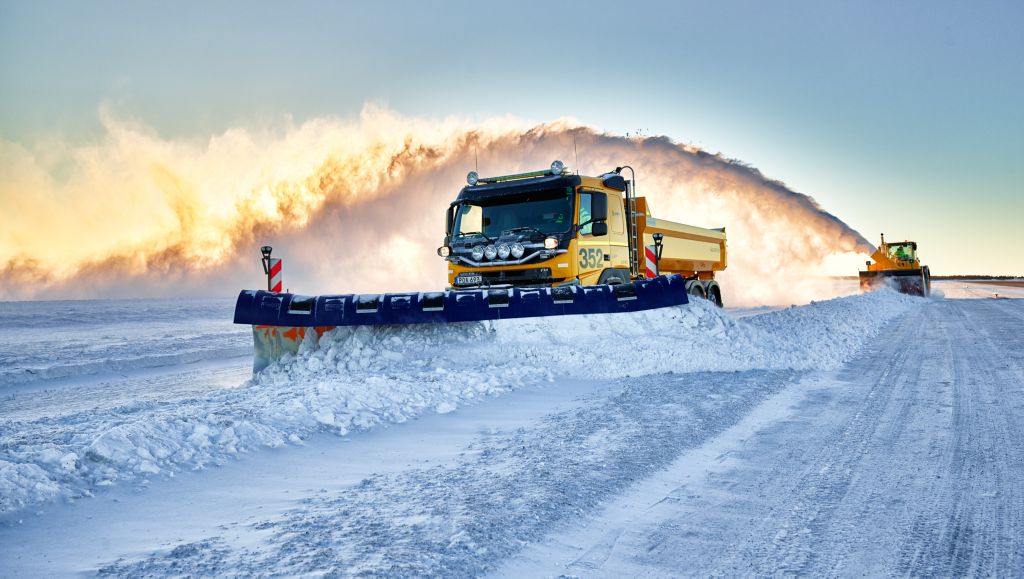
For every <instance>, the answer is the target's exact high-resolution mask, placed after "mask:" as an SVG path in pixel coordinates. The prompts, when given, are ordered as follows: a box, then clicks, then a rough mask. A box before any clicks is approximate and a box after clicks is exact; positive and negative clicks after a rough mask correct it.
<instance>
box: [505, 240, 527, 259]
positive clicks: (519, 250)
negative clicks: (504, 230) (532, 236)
mask: <svg viewBox="0 0 1024 579" xmlns="http://www.w3.org/2000/svg"><path fill="white" fill-rule="evenodd" d="M509 251H511V253H512V257H514V258H516V259H519V258H520V257H523V254H524V253H526V248H525V247H523V244H522V243H513V244H512V249H511V250H509Z"/></svg>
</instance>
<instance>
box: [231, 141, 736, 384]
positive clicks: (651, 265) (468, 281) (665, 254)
mask: <svg viewBox="0 0 1024 579" xmlns="http://www.w3.org/2000/svg"><path fill="white" fill-rule="evenodd" d="M627 168H629V167H619V168H616V169H615V170H614V171H612V172H609V173H605V174H604V175H601V176H598V177H582V176H580V175H573V174H572V173H570V172H569V170H568V169H567V168H566V167H565V166H564V165H563V164H562V163H561V162H560V161H555V162H554V163H552V164H551V168H550V169H549V170H544V171H536V172H533V173H524V174H519V175H505V176H502V177H489V178H480V177H479V176H478V175H477V174H476V173H475V172H471V173H470V174H469V175H468V177H467V180H468V182H469V184H468V185H467V186H466V187H463V188H462V190H461V191H460V192H459V194H458V196H457V198H456V199H455V201H454V202H452V203H451V205H450V206H449V207H448V213H447V228H446V235H445V240H444V245H442V246H441V247H439V248H438V250H437V253H438V255H440V256H441V257H443V258H444V259H445V260H446V261H447V263H446V266H447V269H448V287H447V288H445V289H444V290H443V291H427V292H405V293H384V294H330V295H320V296H304V295H296V294H291V293H281V292H280V283H279V279H280V278H279V277H275V276H278V275H279V274H280V261H279V260H273V259H271V258H270V250H271V248H270V247H269V246H268V247H264V248H263V250H262V251H263V257H264V272H265V273H266V274H267V276H268V290H267V291H263V290H243V291H242V292H241V293H239V295H238V301H237V302H236V304H235V323H236V324H251V325H252V330H253V339H254V344H255V357H254V360H253V371H255V372H259V371H260V370H262V369H263V368H266V367H267V366H268V365H270V364H271V363H273V362H274V361H275V360H279V359H281V358H282V357H284V356H287V355H294V354H295V353H296V352H298V350H299V346H300V344H302V343H303V342H305V341H307V340H315V339H316V337H318V336H319V335H320V334H322V333H324V332H328V331H331V330H332V329H334V328H336V327H339V326H386V325H404V324H448V323H457V322H477V321H483V320H503V319H513V318H532V317H545V316H569V315H580V314H591V315H592V314H613V313H626V312H637V311H642V310H652V309H657V308H667V307H675V306H680V305H683V304H686V303H689V301H690V299H691V298H706V299H708V300H710V301H712V302H714V303H715V304H717V305H718V306H721V305H722V292H721V289H720V288H719V286H718V282H716V281H715V272H718V271H722V270H723V269H725V266H726V249H725V229H724V228H722V229H702V228H700V227H693V226H690V225H683V224H681V223H674V222H671V221H666V220H664V219H655V218H654V216H653V215H651V211H650V209H649V207H648V205H647V200H646V199H645V198H643V197H636V196H635V195H634V193H633V184H634V182H635V181H636V178H635V176H633V175H632V171H633V170H632V169H631V168H629V170H630V176H631V177H633V178H632V179H630V180H626V179H625V178H624V177H623V176H622V174H621V172H622V170H623V169H627ZM275 280H276V281H275Z"/></svg>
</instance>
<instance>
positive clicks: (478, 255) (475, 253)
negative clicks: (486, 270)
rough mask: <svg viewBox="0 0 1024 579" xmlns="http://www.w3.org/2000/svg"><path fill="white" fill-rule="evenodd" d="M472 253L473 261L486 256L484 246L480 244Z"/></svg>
mask: <svg viewBox="0 0 1024 579" xmlns="http://www.w3.org/2000/svg"><path fill="white" fill-rule="evenodd" d="M471 255H472V256H473V261H480V260H481V259H483V258H484V246H482V245H478V246H476V247H474V248H473V250H472V252H471Z"/></svg>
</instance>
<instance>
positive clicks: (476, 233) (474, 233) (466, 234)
mask: <svg viewBox="0 0 1024 579" xmlns="http://www.w3.org/2000/svg"><path fill="white" fill-rule="evenodd" d="M468 235H480V236H482V237H483V238H484V239H486V240H487V241H490V242H491V243H494V240H493V239H491V238H490V237H487V234H486V233H484V232H483V231H466V232H463V233H459V237H466V236H468Z"/></svg>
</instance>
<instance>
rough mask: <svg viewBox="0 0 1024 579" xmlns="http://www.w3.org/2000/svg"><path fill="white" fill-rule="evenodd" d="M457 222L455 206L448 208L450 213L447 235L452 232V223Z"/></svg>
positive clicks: (448, 215)
mask: <svg viewBox="0 0 1024 579" xmlns="http://www.w3.org/2000/svg"><path fill="white" fill-rule="evenodd" d="M454 224H455V207H449V208H448V214H447V215H446V220H445V228H444V232H445V234H447V235H451V234H452V225H454Z"/></svg>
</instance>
